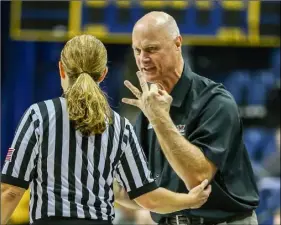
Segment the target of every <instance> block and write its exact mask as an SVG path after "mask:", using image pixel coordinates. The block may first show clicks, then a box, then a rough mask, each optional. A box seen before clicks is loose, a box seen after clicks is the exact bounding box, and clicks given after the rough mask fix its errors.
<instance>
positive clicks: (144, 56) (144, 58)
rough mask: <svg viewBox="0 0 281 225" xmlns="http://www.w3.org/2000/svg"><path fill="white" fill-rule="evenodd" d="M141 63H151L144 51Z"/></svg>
mask: <svg viewBox="0 0 281 225" xmlns="http://www.w3.org/2000/svg"><path fill="white" fill-rule="evenodd" d="M141 61H142V62H144V63H145V62H149V61H150V57H149V54H148V53H146V52H144V51H142V52H141Z"/></svg>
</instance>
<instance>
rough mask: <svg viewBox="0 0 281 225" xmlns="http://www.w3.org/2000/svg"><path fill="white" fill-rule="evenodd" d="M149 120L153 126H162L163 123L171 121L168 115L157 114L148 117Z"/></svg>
mask: <svg viewBox="0 0 281 225" xmlns="http://www.w3.org/2000/svg"><path fill="white" fill-rule="evenodd" d="M149 122H150V123H151V125H152V126H153V127H157V126H162V125H163V124H167V123H172V122H173V121H172V120H171V118H170V116H169V115H164V116H158V117H155V118H153V119H149Z"/></svg>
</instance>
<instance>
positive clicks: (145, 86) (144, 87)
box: [137, 71, 149, 92]
mask: <svg viewBox="0 0 281 225" xmlns="http://www.w3.org/2000/svg"><path fill="white" fill-rule="evenodd" d="M137 76H138V78H139V82H140V86H141V89H142V92H148V90H149V89H148V84H147V82H146V80H145V78H144V76H143V75H142V73H141V72H140V71H138V72H137Z"/></svg>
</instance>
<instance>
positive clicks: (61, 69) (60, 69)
mask: <svg viewBox="0 0 281 225" xmlns="http://www.w3.org/2000/svg"><path fill="white" fill-rule="evenodd" d="M59 71H60V77H61V78H62V79H64V78H65V72H64V69H63V66H62V63H61V61H59Z"/></svg>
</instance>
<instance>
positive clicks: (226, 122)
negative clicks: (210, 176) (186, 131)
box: [189, 95, 243, 170]
mask: <svg viewBox="0 0 281 225" xmlns="http://www.w3.org/2000/svg"><path fill="white" fill-rule="evenodd" d="M198 121H199V122H198V124H197V127H196V129H195V130H194V131H193V132H192V134H191V135H190V136H189V141H190V142H191V143H192V144H194V145H195V146H197V147H199V148H200V149H201V151H202V152H203V153H204V154H205V156H206V157H207V158H208V159H209V160H210V161H211V162H213V163H214V164H215V165H216V167H217V168H218V169H219V170H223V168H224V165H225V162H226V160H227V157H228V156H229V153H230V151H238V149H239V148H241V144H243V143H242V122H241V119H240V117H239V111H238V107H237V105H236V103H235V101H234V99H233V98H232V97H230V96H228V95H217V96H215V97H214V98H213V99H212V100H211V101H210V102H209V104H208V105H207V106H206V107H205V108H204V109H203V110H202V112H201V113H200V114H199V115H198ZM234 154H235V153H234Z"/></svg>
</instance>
